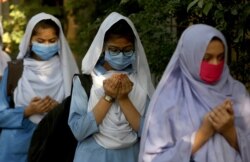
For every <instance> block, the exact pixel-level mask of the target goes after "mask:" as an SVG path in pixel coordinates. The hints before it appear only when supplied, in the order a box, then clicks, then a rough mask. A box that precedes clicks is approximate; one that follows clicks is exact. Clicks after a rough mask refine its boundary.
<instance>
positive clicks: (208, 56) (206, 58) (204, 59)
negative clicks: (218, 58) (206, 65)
mask: <svg viewBox="0 0 250 162" xmlns="http://www.w3.org/2000/svg"><path fill="white" fill-rule="evenodd" d="M210 59H211V56H210V55H208V54H205V56H204V57H203V61H209V60H210Z"/></svg>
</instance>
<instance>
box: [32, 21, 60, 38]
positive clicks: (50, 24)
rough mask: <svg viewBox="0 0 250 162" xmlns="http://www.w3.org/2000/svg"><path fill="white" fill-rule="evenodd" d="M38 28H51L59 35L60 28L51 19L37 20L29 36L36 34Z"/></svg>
mask: <svg viewBox="0 0 250 162" xmlns="http://www.w3.org/2000/svg"><path fill="white" fill-rule="evenodd" d="M39 28H43V29H47V28H52V29H54V30H55V32H56V35H57V36H58V37H59V33H60V28H59V27H58V25H57V24H56V23H55V22H54V21H53V20H51V19H44V20H41V21H39V22H38V23H37V24H36V25H35V27H34V28H33V31H32V34H31V37H32V36H34V35H36V34H37V31H38V29H39Z"/></svg>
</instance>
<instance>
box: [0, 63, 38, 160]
mask: <svg viewBox="0 0 250 162" xmlns="http://www.w3.org/2000/svg"><path fill="white" fill-rule="evenodd" d="M6 69H7V68H6ZM7 76H8V69H7V70H5V72H4V75H3V78H2V81H1V84H0V162H27V153H28V148H29V144H30V140H31V136H32V134H33V132H34V130H35V128H36V124H34V123H32V122H31V121H30V120H29V119H26V118H24V107H15V108H10V107H9V103H8V98H7V90H6V87H7Z"/></svg>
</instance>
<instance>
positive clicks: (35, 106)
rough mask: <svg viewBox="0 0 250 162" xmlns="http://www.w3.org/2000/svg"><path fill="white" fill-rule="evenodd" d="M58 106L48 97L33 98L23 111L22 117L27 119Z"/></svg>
mask: <svg viewBox="0 0 250 162" xmlns="http://www.w3.org/2000/svg"><path fill="white" fill-rule="evenodd" d="M58 104H59V103H58V102H57V101H56V100H54V99H53V98H51V97H50V96H46V97H44V98H40V97H34V98H33V99H32V100H31V102H30V103H29V105H28V106H27V108H26V109H25V112H24V115H25V116H26V117H28V116H31V115H33V114H40V113H45V112H49V111H51V110H52V109H54V108H55V107H56V106H57V105H58Z"/></svg>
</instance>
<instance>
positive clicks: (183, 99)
mask: <svg viewBox="0 0 250 162" xmlns="http://www.w3.org/2000/svg"><path fill="white" fill-rule="evenodd" d="M214 37H217V38H219V39H220V40H221V42H222V43H223V45H224V49H225V62H226V59H227V51H228V50H227V44H226V41H225V38H224V36H223V35H222V34H221V32H219V31H218V30H217V29H215V28H213V27H211V26H208V25H205V24H196V25H192V26H190V27H188V28H187V29H186V30H185V31H184V32H183V34H182V36H181V38H180V39H179V42H178V45H177V47H176V50H175V52H174V54H173V56H172V58H171V60H170V62H169V64H168V66H167V68H166V70H165V72H164V74H163V76H162V78H161V81H160V82H159V84H158V87H157V89H156V91H155V93H154V95H153V97H152V100H151V102H150V105H149V109H148V112H147V116H146V121H145V124H144V130H143V134H142V140H141V150H140V155H139V161H140V162H141V161H150V162H151V161H163V160H162V159H164V161H165V162H173V161H178V162H186V161H189V159H190V157H191V149H192V143H193V140H194V137H195V133H196V131H197V130H198V128H199V127H200V124H201V122H202V119H203V117H204V115H205V114H206V113H208V112H209V111H211V110H212V109H213V108H214V107H215V106H217V105H218V104H221V103H222V102H223V101H224V100H225V99H227V98H229V99H231V100H232V102H233V108H234V115H235V127H236V130H237V136H238V142H239V147H240V152H241V157H240V154H239V153H237V152H236V151H235V150H234V149H233V148H232V147H231V146H230V145H229V144H228V143H227V141H226V140H225V139H224V138H223V137H222V136H221V135H220V134H218V133H217V134H215V135H214V136H213V137H211V138H210V139H209V140H208V141H207V142H206V143H205V144H204V145H203V147H202V148H200V150H198V151H197V152H196V154H195V155H194V160H195V161H202V162H210V161H213V162H234V161H237V162H241V161H242V162H246V161H250V156H249V155H248V154H249V152H250V136H249V135H250V134H249V133H250V132H249V131H250V129H249V128H250V125H249V123H250V109H249V105H250V101H249V96H248V93H247V91H246V89H245V87H244V85H243V84H241V83H240V82H238V81H236V80H235V79H233V78H232V76H231V75H230V73H229V69H228V66H227V64H226V63H225V64H224V68H223V72H222V76H221V79H220V80H219V81H218V82H217V83H216V84H213V85H208V84H206V83H204V82H203V81H202V80H201V79H200V77H199V73H200V66H201V61H202V59H203V57H204V54H205V51H206V49H207V46H208V44H209V43H210V41H211V40H212V39H213V38H214ZM242 136H244V137H243V138H242ZM245 137H246V138H245ZM246 143H247V145H248V146H246ZM247 152H248V153H247Z"/></svg>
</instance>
